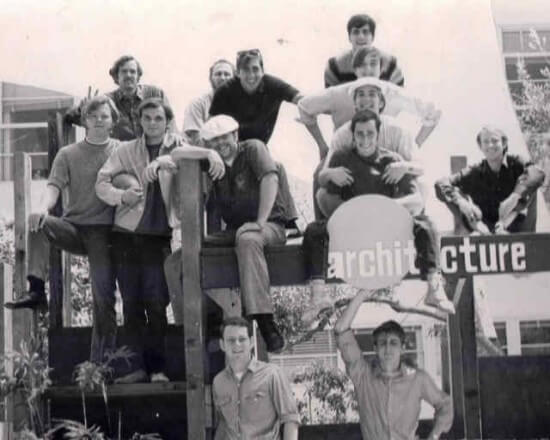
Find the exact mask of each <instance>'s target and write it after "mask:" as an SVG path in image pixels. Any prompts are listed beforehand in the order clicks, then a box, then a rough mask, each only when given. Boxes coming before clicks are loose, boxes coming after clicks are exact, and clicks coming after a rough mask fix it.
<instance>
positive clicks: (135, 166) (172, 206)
mask: <svg viewBox="0 0 550 440" xmlns="http://www.w3.org/2000/svg"><path fill="white" fill-rule="evenodd" d="M178 145H179V137H176V136H174V135H173V134H170V133H169V134H167V135H166V136H165V137H164V140H163V143H162V145H161V147H160V151H159V156H163V155H167V154H170V152H171V151H172V150H173V149H174V148H175V147H176V146H178ZM149 163H150V160H149V152H148V151H147V146H146V144H145V137H144V136H142V137H140V138H137V139H134V140H131V141H128V142H122V143H121V144H120V146H119V147H118V148H117V149H116V150H115V151H114V152H113V153H112V154H111V156H110V157H109V159H107V162H105V164H104V165H103V167H102V168H101V169H100V170H99V173H98V174H97V181H96V185H95V190H96V193H97V196H98V197H99V198H100V199H101V200H103V201H104V202H105V203H107V204H108V205H111V206H116V207H117V208H116V211H115V221H114V224H115V225H117V226H119V227H121V228H124V229H128V230H130V231H135V230H136V228H137V227H138V225H139V223H140V221H141V217H142V216H143V211H144V208H145V200H147V188H148V186H149V185H148V184H147V183H146V182H145V179H144V172H145V168H146V167H147V165H149ZM122 173H127V174H130V175H132V176H134V177H135V178H136V179H137V181H138V182H139V184H140V186H141V188H142V190H143V197H142V198H141V200H140V201H139V202H138V203H136V204H135V205H134V206H127V205H124V204H123V203H122V194H123V193H124V191H125V190H124V189H120V188H116V187H115V186H114V185H113V183H112V182H113V178H114V177H115V176H117V175H118V174H122ZM158 178H159V183H160V189H161V193H162V199H163V201H164V206H165V207H166V214H167V216H168V223H169V224H170V226H171V227H172V228H175V227H177V226H178V225H179V219H180V218H181V216H180V215H179V212H178V211H179V206H180V204H179V191H178V189H177V185H176V179H175V175H173V174H171V173H169V172H167V171H159V173H158Z"/></svg>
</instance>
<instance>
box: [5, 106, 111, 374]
mask: <svg viewBox="0 0 550 440" xmlns="http://www.w3.org/2000/svg"><path fill="white" fill-rule="evenodd" d="M117 119H118V111H117V110H116V108H115V106H114V104H113V102H112V101H111V99H110V98H109V97H107V96H106V95H98V96H95V97H94V98H92V99H91V100H89V101H88V102H87V103H86V105H85V106H84V107H83V109H82V123H83V124H84V125H85V126H86V137H85V139H84V140H83V141H81V142H77V143H75V144H71V145H67V146H65V147H63V148H61V149H60V150H59V152H58V153H57V155H56V157H55V159H54V161H53V164H52V167H51V171H50V177H49V179H48V185H47V187H46V194H45V200H44V202H45V204H44V206H43V207H42V209H40V210H37V211H34V212H33V213H32V214H31V215H30V216H29V231H30V232H29V236H28V237H29V238H28V242H29V262H28V269H27V279H28V280H29V291H28V292H27V293H25V294H24V295H23V296H22V297H21V298H20V299H19V300H17V301H14V302H10V303H6V304H5V307H8V308H10V309H20V308H25V307H27V308H39V309H40V308H45V307H46V306H47V299H46V294H45V293H44V282H45V280H46V278H47V275H48V262H49V257H48V255H49V251H50V245H54V246H56V247H58V248H60V249H63V250H64V251H67V252H70V253H73V254H78V255H87V256H88V260H89V263H90V277H91V284H92V303H93V308H92V310H93V327H92V344H91V354H90V360H91V361H92V362H95V363H98V364H99V363H101V362H103V361H104V360H105V359H104V355H105V354H106V353H107V352H109V351H113V350H115V348H116V328H117V324H116V312H115V289H116V286H115V270H114V263H113V262H112V255H111V239H112V237H111V228H112V225H113V215H114V209H113V208H112V207H111V206H109V205H108V204H106V203H104V202H103V201H102V200H100V199H99V198H98V197H97V196H96V193H95V191H94V186H95V182H96V178H97V173H98V171H99V169H100V168H101V167H102V166H103V164H104V163H105V161H106V160H107V159H108V157H109V156H110V154H111V153H112V152H113V151H115V150H116V149H117V148H118V145H119V141H117V140H114V139H111V138H110V137H109V133H110V132H111V128H112V127H113V124H115V123H116V122H117ZM62 193H65V196H64V198H63V201H64V204H63V216H62V217H61V218H58V217H54V216H52V215H50V211H51V210H52V209H53V208H54V207H55V205H56V204H57V202H58V200H59V198H60V195H61V194H62ZM65 294H66V295H69V294H70V292H66V293H65Z"/></svg>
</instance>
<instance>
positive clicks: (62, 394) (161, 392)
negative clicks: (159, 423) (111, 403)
mask: <svg viewBox="0 0 550 440" xmlns="http://www.w3.org/2000/svg"><path fill="white" fill-rule="evenodd" d="M106 389H107V396H108V397H136V396H144V397H150V396H166V395H182V394H185V392H186V383H185V382H166V383H134V384H128V385H120V384H113V385H108V386H107V387H106ZM80 396H81V391H80V387H78V386H76V385H72V386H53V387H50V388H48V389H47V391H46V397H50V398H80ZM86 396H90V397H102V396H103V394H102V392H101V390H94V391H87V392H86Z"/></svg>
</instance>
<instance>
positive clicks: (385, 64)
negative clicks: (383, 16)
mask: <svg viewBox="0 0 550 440" xmlns="http://www.w3.org/2000/svg"><path fill="white" fill-rule="evenodd" d="M347 31H348V38H349V42H350V43H351V49H348V50H346V51H345V52H343V53H342V54H340V55H338V56H335V57H331V58H329V60H328V62H327V66H326V67H325V87H332V86H336V85H338V84H343V83H346V82H350V81H353V80H356V79H357V76H356V75H355V73H354V71H353V67H352V59H353V55H354V54H355V52H357V50H359V49H361V48H363V47H371V46H372V43H373V40H374V33H375V31H376V22H375V21H374V20H373V19H372V17H370V16H368V15H367V14H357V15H353V16H351V17H350V19H349V20H348V24H347ZM379 78H380V79H383V80H384V81H390V82H392V83H394V84H397V85H398V86H403V85H405V78H404V77H403V72H401V69H400V68H399V66H398V65H397V59H396V58H395V57H394V56H393V55H389V54H386V53H383V52H381V69H380V76H379Z"/></svg>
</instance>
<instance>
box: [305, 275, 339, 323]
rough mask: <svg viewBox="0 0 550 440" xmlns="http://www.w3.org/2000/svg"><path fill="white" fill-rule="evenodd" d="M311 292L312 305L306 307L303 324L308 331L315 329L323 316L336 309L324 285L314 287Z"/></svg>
mask: <svg viewBox="0 0 550 440" xmlns="http://www.w3.org/2000/svg"><path fill="white" fill-rule="evenodd" d="M311 292H312V293H311V300H312V301H311V305H309V306H308V307H306V309H305V310H304V312H303V313H302V322H303V323H304V325H305V327H306V328H308V329H311V328H313V327H315V326H316V324H318V322H319V320H320V319H322V316H324V315H326V314H328V313H331V312H332V310H333V309H334V302H333V301H332V299H331V298H330V295H329V294H328V291H327V289H326V286H325V284H324V283H323V284H318V285H312V286H311Z"/></svg>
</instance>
